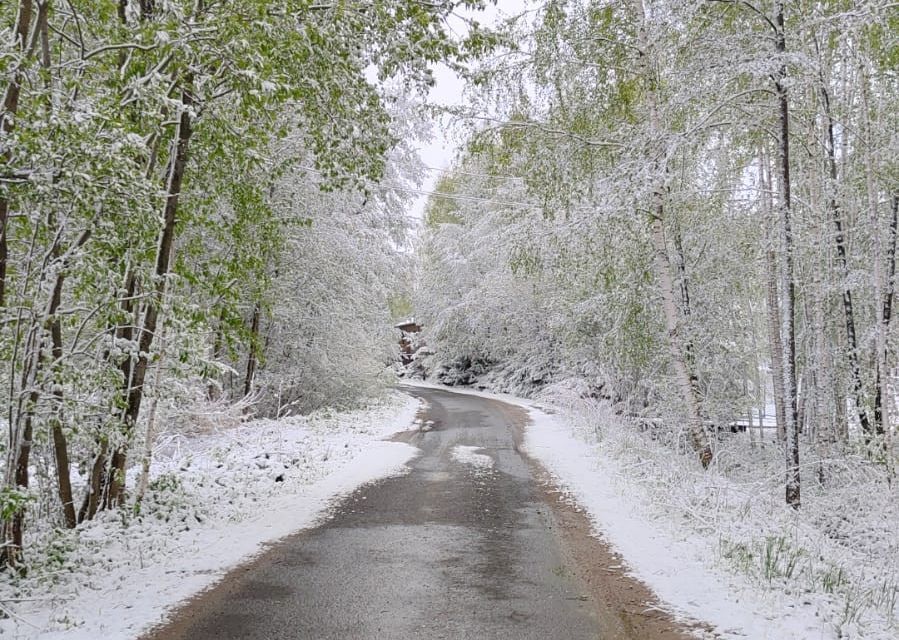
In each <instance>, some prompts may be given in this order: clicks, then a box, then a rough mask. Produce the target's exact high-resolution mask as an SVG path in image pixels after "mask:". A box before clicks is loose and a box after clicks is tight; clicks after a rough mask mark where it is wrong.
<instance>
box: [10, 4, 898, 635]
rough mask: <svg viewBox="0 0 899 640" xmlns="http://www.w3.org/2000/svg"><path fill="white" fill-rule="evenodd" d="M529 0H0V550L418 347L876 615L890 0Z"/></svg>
mask: <svg viewBox="0 0 899 640" xmlns="http://www.w3.org/2000/svg"><path fill="white" fill-rule="evenodd" d="M511 4H515V5H516V6H515V7H503V3H502V2H499V3H491V2H485V1H483V0H437V1H434V2H431V1H423V0H383V1H381V0H378V1H376V2H371V1H367V0H366V1H356V0H346V1H344V0H334V1H327V2H319V1H317V0H227V1H226V0H11V1H9V2H5V3H3V4H2V5H0V93H2V96H3V104H2V112H0V389H2V391H0V428H2V429H3V430H4V431H5V432H6V434H7V437H5V438H3V439H2V444H0V449H2V458H3V466H2V472H3V484H2V488H0V529H2V538H3V545H2V547H0V564H2V565H3V566H4V567H5V570H6V573H5V574H4V580H12V581H15V580H16V576H19V577H21V578H22V579H24V578H25V576H27V574H28V571H29V567H30V566H35V567H38V566H42V565H41V563H43V562H44V561H45V560H46V553H47V552H46V549H47V548H49V547H48V546H47V545H50V546H51V547H52V545H53V544H56V543H55V542H54V540H57V539H62V538H61V537H60V536H62V537H65V536H66V535H69V534H66V533H64V532H70V533H71V532H75V533H74V534H72V535H80V534H78V533H77V532H81V531H87V530H88V527H89V525H90V523H91V522H92V521H100V520H103V521H104V522H112V521H113V520H115V519H120V520H121V521H122V522H131V520H130V519H132V518H141V517H142V516H143V515H145V513H144V512H143V511H142V510H143V509H144V508H145V506H144V505H145V502H147V498H148V496H149V495H150V494H152V493H153V492H154V491H157V489H158V490H159V491H163V492H164V490H165V487H164V482H162V481H161V480H160V479H159V477H158V475H157V474H155V472H153V471H152V466H153V456H154V452H156V451H158V450H160V447H162V446H163V445H164V444H166V443H170V442H171V440H164V439H163V438H162V436H163V435H166V437H168V435H169V434H172V433H185V434H186V433H190V432H192V430H196V429H197V428H198V425H200V424H210V423H215V424H225V423H228V424H241V423H247V424H250V425H252V424H255V423H254V422H251V421H252V420H256V419H272V420H279V419H288V418H291V417H296V416H307V415H309V414H310V413H312V412H316V411H321V410H324V411H326V412H327V411H331V410H338V409H339V410H351V409H356V408H359V407H364V406H367V403H370V402H372V401H373V400H376V399H378V398H383V397H384V394H385V390H387V389H389V388H390V387H391V385H393V384H394V383H395V382H396V381H397V378H398V376H399V377H407V378H414V377H423V378H427V379H429V380H432V381H435V382H439V383H442V384H444V385H449V386H472V387H476V388H478V389H482V390H489V391H495V392H506V393H513V394H515V395H518V396H523V397H528V398H536V399H539V400H540V401H542V402H546V403H548V404H550V405H554V406H557V407H559V410H560V411H561V412H562V413H563V414H564V415H566V416H568V418H569V419H570V420H571V421H572V423H573V424H577V425H579V428H580V429H582V431H583V432H584V433H586V434H587V437H588V440H589V442H590V443H592V444H590V445H589V446H597V447H599V451H600V452H601V454H602V455H606V456H608V457H609V458H610V459H611V458H615V459H617V460H619V461H621V463H622V464H624V465H625V469H626V470H625V471H624V472H623V474H624V476H626V477H627V478H629V480H628V482H631V483H632V484H630V485H628V486H629V487H631V490H633V491H634V495H641V494H640V492H641V491H643V492H648V493H646V494H645V496H644V497H646V496H648V497H647V498H646V499H647V500H649V501H650V502H653V503H654V504H656V506H657V507H658V508H659V509H661V511H663V512H665V513H666V514H667V516H669V517H671V518H672V519H681V520H683V521H685V522H688V523H689V526H693V527H694V528H695V529H696V530H697V531H701V532H702V535H706V536H710V537H714V536H717V539H718V543H719V551H720V554H721V555H722V557H723V558H725V560H726V561H727V562H729V563H730V565H732V566H735V567H737V569H739V570H741V571H743V572H744V573H747V574H754V575H756V577H758V576H759V575H761V576H762V580H763V581H764V580H767V582H768V583H771V582H772V580H775V579H776V580H779V581H782V582H783V584H782V585H781V586H784V585H785V586H784V588H785V589H790V588H792V587H790V585H791V584H795V583H801V584H802V585H804V586H803V587H802V588H806V589H808V590H809V592H812V591H814V592H816V593H818V592H820V593H825V592H826V593H827V594H830V595H832V594H839V596H840V598H842V600H840V601H839V602H840V603H842V604H838V605H834V606H833V607H832V610H833V611H837V610H840V607H842V613H841V614H834V615H835V616H836V617H837V618H839V620H838V622H837V623H835V624H836V625H837V626H838V627H841V628H846V629H849V628H850V626H847V625H853V624H860V621H861V620H862V619H863V617H864V612H866V611H869V612H870V611H876V612H877V616H880V617H879V618H877V622H876V623H872V622H869V624H874V625H875V626H876V625H881V626H879V627H877V629H878V630H880V631H883V629H893V630H895V628H896V627H895V621H896V618H895V615H894V614H895V613H896V611H895V609H896V604H897V602H899V581H897V579H896V575H897V572H899V565H897V558H899V537H897V531H896V527H895V523H896V521H897V520H896V519H897V518H899V501H897V499H896V497H897V493H896V492H897V488H896V467H897V463H899V457H897V455H899V454H897V447H896V443H895V438H896V435H897V430H896V425H897V424H899V404H897V402H896V400H897V393H899V360H897V354H899V327H897V326H896V325H897V323H896V322H895V321H893V320H892V316H893V315H894V306H895V305H896V304H897V303H896V302H895V298H896V252H897V235H899V160H897V159H899V5H897V4H896V3H895V2H890V1H888V0H816V1H814V2H812V1H807V0H797V1H795V2H786V1H785V0H541V1H539V2H538V1H534V2H523V3H511ZM488 8H490V9H495V8H498V9H500V10H501V11H503V13H502V15H503V17H502V18H501V19H498V20H496V21H495V23H494V24H490V25H488V26H485V24H486V22H485V23H482V22H481V18H480V17H479V16H480V14H481V12H482V11H483V10H485V9H488ZM460 25H461V26H460ZM438 66H439V67H440V68H443V69H445V70H448V71H449V72H451V73H453V74H456V75H458V76H459V77H461V78H464V79H465V80H466V88H465V96H464V100H463V101H462V102H461V103H459V104H456V105H453V106H443V107H440V106H435V105H433V104H428V99H427V96H428V92H429V90H431V89H432V87H433V86H434V84H435V76H434V70H435V68H437V67H438ZM431 127H436V128H439V129H446V130H453V131H455V132H456V134H457V136H458V137H459V138H460V139H461V143H460V145H459V149H458V152H457V153H456V156H455V158H453V160H452V163H451V166H450V167H449V168H447V169H445V170H439V174H440V175H439V179H438V180H437V181H436V184H435V185H434V186H433V188H429V187H427V186H422V185H423V179H424V178H425V176H426V175H427V169H428V168H427V167H426V166H425V165H424V164H423V162H422V160H421V159H420V158H419V154H418V149H419V145H420V141H421V140H422V139H423V138H426V137H427V136H428V130H429V128H431ZM421 194H425V195H427V203H426V206H425V208H424V212H423V215H422V219H421V220H416V219H415V216H414V215H412V214H410V211H412V209H413V201H414V199H415V196H416V195H421ZM410 316H414V318H415V320H416V321H417V322H419V323H420V324H421V325H422V327H423V332H422V333H421V334H420V335H417V336H416V337H415V347H416V348H417V349H418V351H417V353H416V354H415V355H414V358H413V362H412V364H411V365H409V366H408V367H406V368H401V367H398V366H397V365H396V364H395V361H396V359H397V357H398V345H397V338H398V336H397V330H396V329H395V324H396V323H397V322H398V321H400V320H405V319H407V318H408V317H410ZM315 415H317V414H315ZM166 446H168V445H167V444H166ZM328 446H330V445H328ZM347 446H349V445H347ZM354 446H355V445H354ZM360 446H361V445H360ZM586 446H588V445H585V447H586ZM329 451H330V450H328V452H326V453H325V454H324V455H325V459H327V457H328V456H329V455H330V453H329ZM268 457H269V454H268V453H266V454H265V458H266V460H267V459H268ZM265 464H266V465H267V464H268V463H265ZM278 482H282V480H278ZM154 500H155V498H154ZM151 502H152V505H151V506H150V507H148V508H149V509H151V510H152V509H156V508H157V507H158V505H159V503H158V502H156V501H151ZM166 517H167V516H166ZM104 519H107V520H104ZM198 519H199V518H198ZM166 521H167V520H166ZM98 526H99V525H98ZM104 526H105V525H104ZM60 532H62V533H60ZM126 535H128V534H126ZM65 539H66V540H73V539H74V538H65ZM67 544H68V543H67ZM72 544H74V547H73V548H77V543H72ZM32 548H35V549H39V551H38V552H37V553H29V552H30V550H31V549H32ZM772 549H774V551H772ZM878 556H882V557H883V558H884V562H883V563H882V566H877V567H874V566H872V565H871V562H872V560H871V559H872V558H874V557H878ZM817 558H820V560H818V559H817ZM800 559H802V560H801V561H800ZM141 563H143V559H142V558H141ZM760 563H761V564H760ZM44 568H45V569H46V567H44ZM791 581H792V582H791ZM828 597H830V596H828ZM834 597H836V596H834ZM0 609H2V610H3V611H4V612H5V611H6V609H5V608H2V607H0ZM890 625H894V626H890ZM869 628H871V629H873V628H874V627H869ZM847 633H848V635H847V636H846V637H863V636H852V634H851V633H849V632H847ZM885 633H889V631H887V632H885ZM872 637H874V636H872ZM883 637H887V636H886V635H884V636H883Z"/></svg>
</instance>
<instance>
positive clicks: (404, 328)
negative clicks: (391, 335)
mask: <svg viewBox="0 0 899 640" xmlns="http://www.w3.org/2000/svg"><path fill="white" fill-rule="evenodd" d="M396 328H397V329H399V330H400V361H401V362H402V363H403V364H404V365H407V364H409V363H410V362H412V354H413V353H415V348H414V345H413V340H412V338H413V335H414V334H416V333H419V332H420V331H421V325H419V324H418V323H416V322H415V320H413V319H411V318H410V319H409V320H406V321H404V322H400V323H399V324H397V325H396Z"/></svg>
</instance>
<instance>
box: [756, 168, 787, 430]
mask: <svg viewBox="0 0 899 640" xmlns="http://www.w3.org/2000/svg"><path fill="white" fill-rule="evenodd" d="M759 181H760V184H761V187H762V191H763V194H762V195H763V200H762V203H763V207H762V208H763V210H764V212H765V214H766V215H765V220H766V227H768V228H770V227H772V226H774V224H775V220H774V211H773V209H774V207H773V205H772V202H771V193H772V188H773V187H772V184H771V180H770V179H769V174H768V161H767V160H766V159H764V158H759ZM767 236H768V247H767V249H766V251H765V274H766V279H767V286H766V288H765V292H766V302H767V305H766V306H767V316H768V345H769V346H768V349H769V351H770V354H771V382H772V387H773V389H774V419H775V424H776V425H777V440H778V442H781V443H784V442H786V439H787V431H786V422H787V418H786V411H785V410H784V368H783V353H784V352H783V341H782V340H781V336H780V317H781V316H780V301H779V297H780V293H779V291H778V286H777V252H776V251H775V250H774V238H773V237H772V234H771V233H768V234H767Z"/></svg>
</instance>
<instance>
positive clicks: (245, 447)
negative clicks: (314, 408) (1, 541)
mask: <svg viewBox="0 0 899 640" xmlns="http://www.w3.org/2000/svg"><path fill="white" fill-rule="evenodd" d="M419 406H420V402H419V401H418V400H416V399H413V398H410V397H408V396H406V395H404V394H399V393H395V394H392V395H391V397H390V400H389V402H387V403H385V404H383V405H381V406H378V407H376V408H374V409H370V410H359V411H353V412H346V413H327V412H319V413H317V414H313V415H312V416H310V417H308V418H307V417H293V418H287V419H284V420H279V421H272V420H257V421H254V422H251V423H248V424H245V425H243V426H240V427H238V428H235V429H229V430H224V431H220V432H216V433H211V434H208V435H204V436H200V437H195V438H176V439H172V440H171V441H169V442H167V443H165V444H164V446H163V447H162V450H161V451H159V452H157V455H156V458H155V459H154V463H153V468H152V474H151V477H152V482H151V488H150V491H149V492H148V494H147V498H146V500H145V504H144V506H143V509H142V511H143V513H144V514H145V515H143V516H129V515H128V514H127V513H126V512H124V511H119V512H113V513H106V514H101V515H100V516H99V517H98V519H96V520H94V521H92V522H89V523H86V524H85V525H82V526H80V527H79V528H78V529H77V530H75V531H65V532H48V533H47V534H46V535H45V536H44V537H43V538H42V539H41V540H40V541H39V543H38V545H37V546H38V548H35V549H34V551H33V552H32V553H34V555H35V557H44V558H46V559H47V560H46V561H45V563H46V564H45V565H44V566H41V567H36V568H35V569H34V570H33V571H32V575H31V576H30V577H28V578H25V579H21V580H19V581H18V582H10V581H8V578H7V577H5V576H4V577H3V582H2V583H0V602H3V603H4V605H3V606H4V607H5V608H6V609H11V610H12V613H13V615H12V616H11V617H9V618H8V619H5V620H0V635H2V636H4V637H10V638H41V639H46V640H49V639H56V638H60V639H62V638H66V639H67V640H78V639H79V638H83V639H85V640H86V639H88V638H90V639H94V638H98V637H104V638H110V639H124V638H134V637H137V636H138V635H140V633H142V632H143V631H146V630H147V629H148V628H150V627H152V626H154V625H155V624H158V623H159V622H161V621H163V620H164V619H165V616H166V613H167V612H168V611H170V610H171V609H172V608H173V607H174V606H175V605H177V604H178V603H179V602H180V601H182V600H184V599H185V598H187V597H189V596H191V595H193V594H195V593H197V592H199V591H201V590H203V589H205V588H208V587H209V586H211V585H213V584H214V583H215V582H217V581H218V580H219V579H220V578H221V577H222V576H223V575H224V574H225V573H226V572H227V571H228V570H229V569H231V568H233V567H235V566H236V565H238V564H240V563H242V562H245V561H246V560H248V559H249V558H250V557H252V556H253V555H255V554H257V553H259V552H260V551H261V550H263V545H264V544H265V543H268V542H272V541H275V540H278V539H279V538H282V537H284V536H286V535H288V534H291V533H293V532H295V531H298V530H300V529H304V528H307V527H310V526H313V525H314V524H316V522H318V521H320V520H321V519H322V518H323V517H325V516H326V514H327V509H328V507H329V506H330V505H332V504H333V503H334V502H335V498H337V497H338V496H341V495H344V494H347V493H350V492H352V491H353V490H355V489H356V488H358V487H359V486H361V485H363V484H365V483H368V482H371V481H374V480H377V479H380V478H384V477H388V476H391V475H398V474H401V473H403V472H404V471H405V470H407V467H406V466H405V465H406V463H407V462H408V461H409V460H410V459H411V458H412V457H414V456H415V454H416V452H417V449H415V448H414V447H412V446H410V445H408V444H403V443H397V442H385V441H383V440H382V438H384V437H386V436H388V435H390V434H392V433H396V432H398V431H403V430H406V429H408V428H409V427H410V426H411V425H412V423H413V420H414V417H415V414H416V412H417V410H418V408H419ZM132 475H133V474H132Z"/></svg>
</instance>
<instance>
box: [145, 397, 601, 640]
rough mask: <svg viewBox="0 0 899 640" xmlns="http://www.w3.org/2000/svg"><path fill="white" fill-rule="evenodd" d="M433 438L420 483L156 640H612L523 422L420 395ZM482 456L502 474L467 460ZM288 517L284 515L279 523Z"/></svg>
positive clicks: (340, 516) (360, 513)
mask: <svg viewBox="0 0 899 640" xmlns="http://www.w3.org/2000/svg"><path fill="white" fill-rule="evenodd" d="M407 391H408V392H409V393H412V394H414V395H416V396H419V397H421V398H423V399H424V400H426V401H427V403H428V411H427V415H426V416H425V419H426V420H430V421H432V422H433V428H432V429H431V430H429V431H426V432H416V433H410V434H406V435H405V436H403V440H404V441H406V442H409V443H411V444H413V445H415V446H417V447H419V448H421V450H422V453H421V455H420V456H419V457H417V458H416V459H415V460H413V462H412V463H411V467H412V471H411V473H409V474H407V475H404V476H401V477H397V478H392V479H387V480H384V481H381V482H378V483H375V484H373V485H369V486H367V487H363V488H362V489H360V490H359V491H357V492H356V493H354V494H352V495H351V496H349V497H348V498H347V499H346V500H344V502H343V503H341V505H339V507H338V508H337V509H336V511H335V514H334V517H333V518H331V519H329V520H328V521H327V522H326V523H325V524H323V525H321V526H319V527H317V528H315V529H311V530H308V531H305V532H303V533H300V534H298V535H296V536H293V537H291V538H288V539H286V540H285V541H283V542H281V543H279V544H278V545H276V546H275V547H273V548H272V549H271V550H270V551H268V552H267V553H265V554H264V555H263V556H262V557H261V558H259V559H258V560H257V561H255V562H253V563H251V564H250V565H248V566H246V567H244V568H241V569H238V570H236V571H235V572H233V573H232V574H230V575H229V576H228V577H227V578H226V579H225V580H224V581H223V582H222V583H221V584H220V585H219V586H218V587H216V588H215V589H213V590H212V591H210V592H209V593H207V594H205V595H204V596H202V597H200V598H199V599H197V600H195V601H194V602H192V603H191V604H189V605H188V606H187V607H186V608H185V609H183V610H182V611H181V612H180V613H179V614H178V615H177V616H176V617H175V618H174V620H173V622H172V623H171V624H170V625H169V626H167V627H165V628H163V629H161V630H159V631H158V632H157V633H155V634H153V636H152V638H153V640H175V639H182V638H183V639H190V640H213V639H214V640H222V639H225V638H247V639H260V640H262V639H265V640H287V639H294V638H295V639H310V640H311V639H315V640H331V639H333V640H338V639H339V640H356V639H359V640H361V639H372V640H373V639H377V640H406V639H412V638H416V639H418V638H421V639H427V640H432V639H438V638H453V639H467V638H471V639H477V640H486V639H509V640H528V639H531V638H533V639H537V638H539V639H541V640H547V639H554V638H557V639H559V640H562V639H565V640H580V639H583V638H598V637H599V635H600V632H599V625H598V623H597V620H596V618H595V614H594V611H595V607H594V605H593V603H592V602H591V597H590V596H589V595H588V593H589V589H588V588H587V587H586V586H585V585H584V584H583V583H582V582H581V581H580V579H579V578H578V577H576V576H575V575H574V573H573V571H572V570H571V561H570V559H568V556H567V554H566V551H565V549H564V546H563V544H562V542H561V540H560V532H559V526H558V522H557V520H556V516H555V515H554V514H553V510H552V509H551V508H550V507H549V505H548V504H547V503H546V502H545V497H544V496H545V493H544V492H543V491H542V490H541V487H540V486H539V484H538V483H537V482H536V481H535V480H534V478H533V477H532V472H531V468H530V466H529V464H528V462H527V461H526V459H525V458H524V457H523V456H522V454H520V453H519V452H518V450H517V444H516V443H517V433H519V429H520V425H521V422H522V421H523V412H521V410H519V409H516V408H514V407H510V406H509V405H505V404H503V403H500V402H496V401H493V400H487V399H483V398H478V397H473V396H466V395H460V394H454V393H450V392H446V391H440V390H430V389H413V388H410V389H408V390H407ZM457 445H468V446H476V447H480V448H481V450H480V451H479V453H481V454H485V455H489V456H490V457H491V458H492V459H493V461H494V466H493V468H492V469H489V470H484V469H478V468H476V467H474V466H472V465H469V464H464V463H462V462H459V461H457V460H455V459H454V458H453V455H452V451H453V448H454V447H456V446H457ZM272 517H277V514H272Z"/></svg>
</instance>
